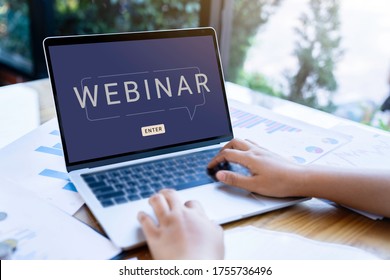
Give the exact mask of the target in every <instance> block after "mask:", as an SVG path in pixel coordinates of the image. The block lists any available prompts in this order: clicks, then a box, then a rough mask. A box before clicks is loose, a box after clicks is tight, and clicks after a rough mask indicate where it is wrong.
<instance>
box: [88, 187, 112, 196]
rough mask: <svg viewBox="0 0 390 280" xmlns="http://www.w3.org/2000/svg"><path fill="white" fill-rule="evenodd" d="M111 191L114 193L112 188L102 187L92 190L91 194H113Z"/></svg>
mask: <svg viewBox="0 0 390 280" xmlns="http://www.w3.org/2000/svg"><path fill="white" fill-rule="evenodd" d="M113 191H115V190H114V188H112V187H102V188H94V189H92V192H93V193H94V194H95V195H101V194H104V193H109V192H113Z"/></svg>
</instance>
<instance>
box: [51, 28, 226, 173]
mask: <svg viewBox="0 0 390 280" xmlns="http://www.w3.org/2000/svg"><path fill="white" fill-rule="evenodd" d="M44 50H45V56H46V62H47V67H48V72H49V76H50V80H51V84H52V89H53V94H54V101H55V105H56V110H57V117H58V122H59V127H60V130H61V137H62V144H63V150H64V156H65V161H66V166H67V170H68V171H72V170H76V169H80V168H91V167H97V166H102V165H107V164H111V163H117V162H123V161H127V160H132V159H137V158H144V157H148V156H155V155H160V154H164V153H170V152H175V151H181V150H185V149H191V148H199V147H203V146H207V145H213V144H218V143H221V142H225V141H229V140H230V139H232V137H233V132H232V127H231V122H230V117H229V111H228V105H227V99H226V93H225V85H224V79H223V73H222V67H221V63H220V56H219V51H218V44H217V40H216V36H215V31H214V30H213V29H212V28H196V29H186V30H168V31H154V32H138V33H121V34H105V35H87V36H66V37H50V38H47V39H45V41H44Z"/></svg>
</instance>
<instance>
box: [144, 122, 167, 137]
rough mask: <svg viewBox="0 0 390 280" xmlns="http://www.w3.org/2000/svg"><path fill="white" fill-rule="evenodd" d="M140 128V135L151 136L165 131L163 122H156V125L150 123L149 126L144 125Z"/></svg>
mask: <svg viewBox="0 0 390 280" xmlns="http://www.w3.org/2000/svg"><path fill="white" fill-rule="evenodd" d="M141 130H142V136H144V137H145V136H152V135H156V134H164V133H165V126H164V124H156V125H150V126H144V127H142V128H141Z"/></svg>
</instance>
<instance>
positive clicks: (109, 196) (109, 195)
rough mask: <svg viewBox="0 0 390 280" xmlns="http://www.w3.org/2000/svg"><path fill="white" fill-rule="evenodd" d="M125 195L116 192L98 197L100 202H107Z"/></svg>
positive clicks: (121, 192)
mask: <svg viewBox="0 0 390 280" xmlns="http://www.w3.org/2000/svg"><path fill="white" fill-rule="evenodd" d="M124 195H125V193H124V192H123V191H116V192H109V193H105V194H102V195H98V196H96V197H97V199H99V200H105V199H109V198H114V197H119V196H124Z"/></svg>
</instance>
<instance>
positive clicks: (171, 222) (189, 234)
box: [138, 189, 224, 260]
mask: <svg viewBox="0 0 390 280" xmlns="http://www.w3.org/2000/svg"><path fill="white" fill-rule="evenodd" d="M149 203H150V205H151V206H152V208H153V210H154V213H155V214H156V218H157V220H158V224H157V223H156V222H155V221H154V220H153V219H152V218H151V217H150V216H149V215H147V214H146V213H144V212H140V213H139V214H138V220H139V221H140V223H141V227H142V229H143V231H144V234H145V237H146V240H147V243H148V246H149V249H150V251H151V254H152V256H153V258H154V259H161V260H172V259H176V260H179V259H223V257H224V244H223V230H222V228H221V227H220V226H219V225H217V224H215V223H214V222H212V221H210V220H209V219H208V218H207V216H206V214H205V213H204V211H203V208H202V207H201V206H200V204H199V202H197V201H188V202H186V203H182V202H181V201H180V199H179V198H178V195H177V193H176V192H175V191H173V190H168V189H165V190H162V191H161V192H160V193H158V194H156V195H154V196H152V197H151V198H150V199H149Z"/></svg>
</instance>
